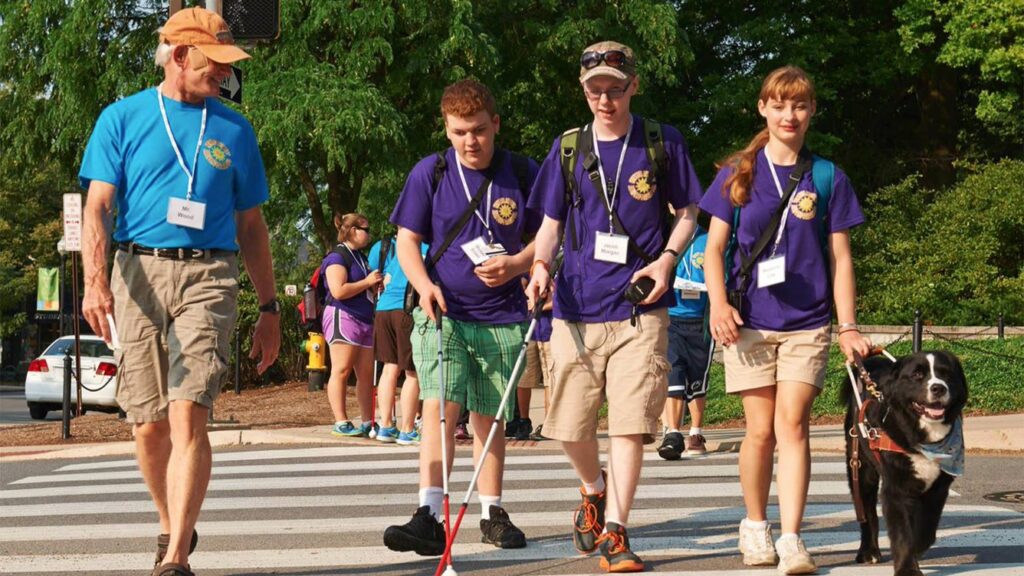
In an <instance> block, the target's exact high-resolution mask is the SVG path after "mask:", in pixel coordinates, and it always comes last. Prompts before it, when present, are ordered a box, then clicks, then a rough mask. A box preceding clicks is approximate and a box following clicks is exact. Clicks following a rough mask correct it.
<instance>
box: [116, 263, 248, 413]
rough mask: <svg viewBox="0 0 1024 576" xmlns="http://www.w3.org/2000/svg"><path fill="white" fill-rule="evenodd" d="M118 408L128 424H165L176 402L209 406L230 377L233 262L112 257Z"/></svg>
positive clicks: (234, 305) (234, 299) (235, 292)
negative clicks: (186, 401)
mask: <svg viewBox="0 0 1024 576" xmlns="http://www.w3.org/2000/svg"><path fill="white" fill-rule="evenodd" d="M111 290H112V291H113V294H114V318H115V321H116V324H117V333H118V336H119V338H120V341H121V350H119V351H115V355H116V356H117V360H118V366H119V369H118V371H117V403H118V404H120V405H121V409H122V410H124V411H125V413H126V414H127V417H126V421H127V422H132V423H144V422H156V421H159V420H163V419H165V418H167V406H168V404H169V403H170V402H171V401H174V400H190V401H192V402H195V403H197V404H201V405H203V406H206V407H207V408H209V407H212V406H213V399H214V398H216V397H217V394H218V393H219V392H220V387H221V384H222V382H223V380H224V377H225V375H226V374H227V371H228V355H229V351H230V343H231V336H232V333H233V332H234V327H235V319H236V316H237V303H238V258H237V257H236V256H234V255H227V256H217V257H212V258H206V259H195V260H171V259H168V258H158V257H156V256H146V255H142V254H128V253H127V252H125V251H123V250H118V251H117V253H116V254H115V255H114V272H113V278H112V279H111Z"/></svg>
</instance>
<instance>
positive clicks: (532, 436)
mask: <svg viewBox="0 0 1024 576" xmlns="http://www.w3.org/2000/svg"><path fill="white" fill-rule="evenodd" d="M543 430H544V425H543V424H537V427H536V428H534V429H533V434H530V440H533V441H534V442H540V441H541V440H544V434H542V433H541V432H542V431H543Z"/></svg>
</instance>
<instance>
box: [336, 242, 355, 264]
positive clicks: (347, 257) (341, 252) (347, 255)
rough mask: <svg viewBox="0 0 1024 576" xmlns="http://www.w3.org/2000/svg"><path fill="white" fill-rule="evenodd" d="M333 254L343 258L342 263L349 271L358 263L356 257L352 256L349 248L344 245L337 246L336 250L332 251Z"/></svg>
mask: <svg viewBox="0 0 1024 576" xmlns="http://www.w3.org/2000/svg"><path fill="white" fill-rule="evenodd" d="M331 252H334V253H335V254H337V255H338V256H341V261H342V262H343V263H344V264H345V268H347V269H349V270H351V269H352V265H353V264H355V263H356V261H355V255H354V254H352V251H351V250H349V249H348V246H345V245H344V244H342V243H338V244H336V245H335V246H334V250H331Z"/></svg>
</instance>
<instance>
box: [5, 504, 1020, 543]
mask: <svg viewBox="0 0 1024 576" xmlns="http://www.w3.org/2000/svg"><path fill="white" fill-rule="evenodd" d="M412 504H413V503H411V502H410V506H411V505H412ZM477 506H478V504H477V503H473V506H472V507H471V508H470V510H476V509H477ZM570 510H571V508H565V509H564V510H561V511H560V512H561V513H562V516H561V517H559V516H558V514H557V513H556V514H555V518H556V520H557V519H561V520H563V521H564V524H565V529H566V532H568V526H569V523H568V520H567V518H568V516H569V512H570ZM511 513H512V515H513V517H514V519H515V523H516V525H517V526H519V527H520V528H532V527H544V526H551V525H556V526H557V525H558V524H557V522H553V521H552V513H551V512H517V511H515V510H512V511H511ZM743 514H744V509H743V508H742V507H739V506H733V507H718V508H713V507H693V508H639V509H634V510H633V511H632V512H631V513H630V515H629V520H630V526H631V527H632V528H634V529H635V528H639V527H642V526H647V525H652V524H658V525H665V526H666V527H668V526H669V525H671V526H672V527H673V528H680V529H681V528H685V527H688V526H695V525H703V524H707V523H712V522H716V523H726V525H727V526H729V527H731V526H732V525H733V524H736V523H737V522H738V519H739V518H742V517H743ZM778 517H779V512H778V507H777V506H774V505H772V506H769V507H768V518H769V519H771V520H777V519H778ZM942 517H943V518H944V519H947V520H950V519H953V518H958V519H964V518H966V519H972V520H976V521H977V522H979V523H981V522H993V521H1001V520H1024V515H1022V514H1021V513H1019V512H1016V511H1013V510H1007V509H1004V508H999V507H997V506H947V507H946V509H945V510H944V511H943V514H942ZM804 518H805V519H806V520H808V521H811V520H814V521H825V520H831V521H839V522H853V521H855V520H856V518H855V514H854V511H853V505H852V504H808V505H807V509H806V512H805V514H804ZM408 519H409V517H408V515H402V516H379V515H378V516H367V517H347V516H345V515H337V516H333V517H330V518H295V519H287V520H239V521H230V520H220V521H218V520H212V521H204V520H200V521H199V524H198V526H197V528H196V529H197V530H198V531H199V532H200V533H202V534H203V536H236V535H238V534H246V535H261V534H344V533H357V532H364V531H370V532H383V531H384V529H385V528H386V527H388V526H391V525H395V524H404V523H405V522H406V521H408ZM478 523H479V515H478V514H476V513H473V512H470V513H467V514H466V517H465V519H464V521H463V524H464V525H466V526H476V525H477V524H478ZM159 527H160V526H159V524H158V523H156V522H149V523H147V522H139V523H122V524H75V525H67V524H60V525H59V526H54V525H46V526H7V527H4V528H3V529H2V530H0V542H34V541H39V542H42V541H50V540H57V541H64V540H123V539H126V538H148V537H149V536H148V535H150V534H155V533H156V532H157V530H158V529H159ZM727 529H731V528H727ZM143 535H146V536H143Z"/></svg>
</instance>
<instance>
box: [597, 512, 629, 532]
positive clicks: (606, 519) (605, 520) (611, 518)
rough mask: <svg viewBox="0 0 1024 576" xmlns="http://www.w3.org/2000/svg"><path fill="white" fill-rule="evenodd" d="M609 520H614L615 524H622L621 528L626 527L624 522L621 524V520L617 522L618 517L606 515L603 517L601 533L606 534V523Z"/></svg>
mask: <svg viewBox="0 0 1024 576" xmlns="http://www.w3.org/2000/svg"><path fill="white" fill-rule="evenodd" d="M610 522H615V523H616V524H618V525H619V526H622V527H623V528H625V527H626V525H625V524H623V523H622V522H619V519H618V518H614V517H612V516H606V517H605V519H604V530H602V531H601V534H607V533H608V524H609V523H610Z"/></svg>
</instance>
